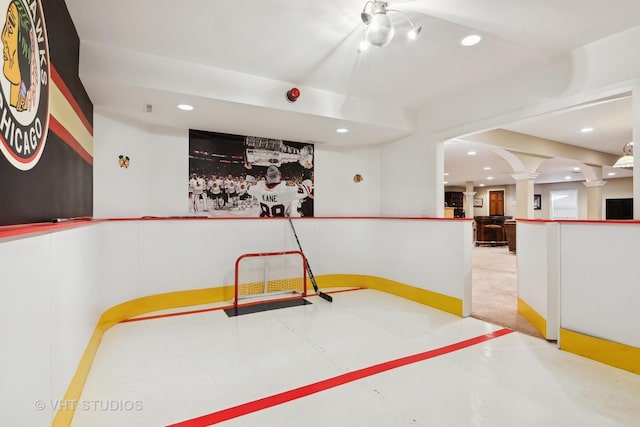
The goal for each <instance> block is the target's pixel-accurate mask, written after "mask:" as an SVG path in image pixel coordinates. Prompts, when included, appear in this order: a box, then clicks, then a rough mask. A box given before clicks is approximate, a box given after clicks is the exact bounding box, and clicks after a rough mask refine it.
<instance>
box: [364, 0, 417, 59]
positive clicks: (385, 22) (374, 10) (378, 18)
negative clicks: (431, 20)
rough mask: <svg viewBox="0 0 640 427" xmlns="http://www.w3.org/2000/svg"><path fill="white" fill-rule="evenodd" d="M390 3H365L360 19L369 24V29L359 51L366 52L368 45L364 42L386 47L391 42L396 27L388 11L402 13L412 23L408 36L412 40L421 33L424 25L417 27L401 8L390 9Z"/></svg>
mask: <svg viewBox="0 0 640 427" xmlns="http://www.w3.org/2000/svg"><path fill="white" fill-rule="evenodd" d="M369 6H370V12H368V11H367V7H369ZM387 6H388V4H387V3H386V2H384V1H371V0H369V1H367V2H366V3H365V4H364V8H363V9H362V12H361V13H360V19H362V22H364V24H365V25H367V29H366V31H365V33H364V37H363V39H362V41H361V42H360V47H359V48H358V53H360V52H364V51H365V50H366V47H364V44H368V45H369V46H373V47H385V46H387V45H389V43H391V40H392V39H393V36H394V34H395V28H394V26H393V23H392V22H391V19H390V18H389V15H387V12H396V13H399V14H400V15H402V16H403V17H404V18H405V19H406V20H407V21H408V22H409V24H410V25H411V30H409V32H408V33H407V37H408V38H409V39H410V40H415V39H417V38H418V36H419V35H420V32H421V31H422V27H421V26H418V27H416V26H415V25H414V24H413V21H411V19H409V17H408V16H407V15H405V14H404V13H403V12H400V11H399V10H394V9H389V8H388V7H387Z"/></svg>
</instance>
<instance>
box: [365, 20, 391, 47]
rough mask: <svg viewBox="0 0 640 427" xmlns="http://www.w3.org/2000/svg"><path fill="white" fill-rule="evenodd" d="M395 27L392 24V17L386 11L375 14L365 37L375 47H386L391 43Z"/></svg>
mask: <svg viewBox="0 0 640 427" xmlns="http://www.w3.org/2000/svg"><path fill="white" fill-rule="evenodd" d="M394 33H395V29H394V28H393V25H392V24H391V19H389V16H387V14H386V13H384V12H378V13H376V14H374V15H373V17H372V18H371V22H370V23H369V27H368V28H367V33H366V35H365V39H366V40H367V42H368V43H369V44H370V45H371V46H373V47H385V46H387V45H388V44H389V43H391V39H393V34H394Z"/></svg>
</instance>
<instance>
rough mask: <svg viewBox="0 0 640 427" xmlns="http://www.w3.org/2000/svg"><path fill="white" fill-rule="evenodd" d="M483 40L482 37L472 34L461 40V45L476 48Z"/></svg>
mask: <svg viewBox="0 0 640 427" xmlns="http://www.w3.org/2000/svg"><path fill="white" fill-rule="evenodd" d="M481 40H482V36H480V35H478V34H471V35H468V36H466V37H465V38H463V39H462V40H460V44H461V45H462V46H464V47H470V46H475V45H477V44H478V43H480V41H481Z"/></svg>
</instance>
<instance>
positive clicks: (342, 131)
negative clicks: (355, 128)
mask: <svg viewBox="0 0 640 427" xmlns="http://www.w3.org/2000/svg"><path fill="white" fill-rule="evenodd" d="M336 132H338V133H347V132H349V129H347V128H338V129H336Z"/></svg>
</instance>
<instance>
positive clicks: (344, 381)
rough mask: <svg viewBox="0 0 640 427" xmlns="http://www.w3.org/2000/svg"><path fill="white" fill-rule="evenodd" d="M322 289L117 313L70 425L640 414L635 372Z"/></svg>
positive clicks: (610, 421)
mask: <svg viewBox="0 0 640 427" xmlns="http://www.w3.org/2000/svg"><path fill="white" fill-rule="evenodd" d="M325 291H329V290H327V289H325ZM333 297H334V302H333V303H328V302H326V301H324V300H322V299H320V298H318V297H315V296H313V297H309V298H308V300H309V301H310V302H311V303H312V304H310V305H303V306H298V307H290V308H283V309H279V310H272V311H265V312H260V313H254V314H247V315H242V316H237V317H228V316H227V315H226V314H225V312H224V311H222V310H220V309H212V310H211V311H205V312H201V313H197V314H185V315H179V316H170V317H161V318H156V319H148V320H139V321H135V322H128V323H121V324H119V325H116V326H115V327H113V328H111V329H110V330H108V331H107V332H106V333H105V335H104V338H103V341H102V344H101V345H100V348H99V350H98V352H97V354H96V358H95V361H94V364H93V366H92V368H91V372H90V375H89V377H88V379H87V382H86V385H85V387H84V391H83V394H82V396H81V402H80V404H83V403H84V402H90V403H89V404H86V405H84V407H83V405H79V407H78V409H77V410H76V414H75V417H74V419H73V423H72V425H73V426H74V427H84V426H90V427H98V426H109V427H112V426H136V427H142V426H166V425H181V426H204V425H214V424H217V423H219V425H224V426H234V427H237V426H283V427H284V426H292V427H293V426H295V427H299V426H308V427H311V426H323V427H324V426H332V427H333V426H357V427H360V426H367V427H373V426H384V427H396V426H398V427H399V426H456V427H457V426H483V427H484V426H487V427H489V426H494V427H501V426H505V427H507V426H508V427H513V426H545V427H547V426H561V427H570V426H575V427H585V426H594V427H603V426H635V427H637V426H640V375H635V374H632V373H630V372H626V371H623V370H620V369H616V368H613V367H610V366H607V365H604V364H601V363H598V362H595V361H591V360H589V359H585V358H582V357H580V356H576V355H573V354H570V353H567V352H564V351H560V350H558V349H557V347H556V345H555V344H553V343H549V342H547V341H545V340H542V339H539V338H535V337H532V336H530V335H527V334H522V333H519V332H512V331H511V330H509V329H505V328H502V327H501V326H496V325H493V324H491V323H487V322H485V321H482V320H479V319H475V318H472V317H468V318H459V317H457V316H453V315H450V314H447V313H444V312H442V311H439V310H435V309H431V308H429V307H426V306H423V305H420V304H417V303H415V302H412V301H408V300H405V299H402V298H398V297H395V296H392V295H388V294H385V293H383V292H378V291H373V290H353V291H348V292H341V293H335V294H333ZM209 307H211V306H209ZM198 308H202V307H198ZM189 309H193V308H185V309H181V310H178V311H188V310H189ZM165 313H166V312H165Z"/></svg>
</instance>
